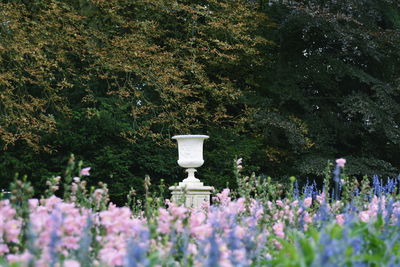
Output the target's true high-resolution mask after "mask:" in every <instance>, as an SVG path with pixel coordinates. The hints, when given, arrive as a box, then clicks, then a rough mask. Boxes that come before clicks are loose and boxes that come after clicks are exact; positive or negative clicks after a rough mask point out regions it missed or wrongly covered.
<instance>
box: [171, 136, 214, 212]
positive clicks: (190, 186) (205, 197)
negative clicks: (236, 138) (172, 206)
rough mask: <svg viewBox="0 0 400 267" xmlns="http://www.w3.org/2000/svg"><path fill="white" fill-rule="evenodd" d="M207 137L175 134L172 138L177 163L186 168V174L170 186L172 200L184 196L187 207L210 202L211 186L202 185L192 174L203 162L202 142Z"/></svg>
mask: <svg viewBox="0 0 400 267" xmlns="http://www.w3.org/2000/svg"><path fill="white" fill-rule="evenodd" d="M207 138H209V136H207V135H175V136H173V137H172V139H175V140H176V141H177V142H178V155H179V158H178V161H177V162H178V165H179V166H181V167H183V168H186V172H187V173H188V176H187V178H186V179H184V180H183V181H182V182H180V183H179V185H178V186H171V187H170V188H169V189H170V190H171V191H172V200H173V201H179V200H182V197H183V196H185V199H184V203H185V206H187V207H192V208H199V207H200V206H201V204H202V203H203V202H207V201H208V202H210V194H211V192H210V191H211V190H212V189H213V187H211V186H204V185H203V183H202V182H200V180H199V179H197V178H196V177H195V176H194V173H195V172H196V169H195V168H198V167H201V166H202V165H203V164H204V159H203V144H204V140H205V139H207Z"/></svg>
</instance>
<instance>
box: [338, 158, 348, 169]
mask: <svg viewBox="0 0 400 267" xmlns="http://www.w3.org/2000/svg"><path fill="white" fill-rule="evenodd" d="M336 164H337V165H338V166H339V167H341V168H344V165H345V164H346V160H345V159H343V158H340V159H337V160H336Z"/></svg>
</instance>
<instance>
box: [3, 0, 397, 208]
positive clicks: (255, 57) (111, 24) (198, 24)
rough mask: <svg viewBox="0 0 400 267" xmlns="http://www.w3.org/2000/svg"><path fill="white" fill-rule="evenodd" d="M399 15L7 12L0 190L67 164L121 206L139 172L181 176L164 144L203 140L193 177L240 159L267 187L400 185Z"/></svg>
mask: <svg viewBox="0 0 400 267" xmlns="http://www.w3.org/2000/svg"><path fill="white" fill-rule="evenodd" d="M399 30H400V7H399V4H398V3H397V1H394V0H393V1H392V0H384V1H382V0H362V1H321V0H303V1H272V0H269V1H267V0H265V1H246V0H238V1H230V0H222V1H217V0H182V1H169V0H162V1H160V0H134V1H117V0H109V1H101V0H66V1H65V0H63V1H61V0H49V1H43V0H34V1H25V0H6V1H1V3H0V112H1V115H0V145H1V149H2V151H1V153H0V162H1V163H0V188H7V187H8V185H9V183H10V181H11V180H12V178H13V177H14V175H15V173H16V172H19V173H20V174H22V175H25V174H27V175H28V177H29V180H30V181H31V182H32V183H33V185H34V187H35V189H36V191H37V192H43V191H44V190H45V186H44V185H45V178H46V177H51V176H52V175H55V174H56V173H59V172H60V170H61V169H62V166H64V164H65V162H66V161H67V160H68V157H69V154H70V153H74V154H75V155H76V157H77V158H79V159H84V160H85V161H86V162H88V163H89V164H90V165H91V166H92V168H93V169H94V170H97V171H96V172H95V175H94V176H93V177H92V179H91V180H90V181H89V182H90V184H91V185H93V184H96V183H97V182H98V181H100V180H104V181H106V182H108V183H109V186H110V188H109V189H110V194H111V198H112V199H113V200H114V201H116V202H117V203H119V204H122V203H123V197H124V196H125V195H126V194H127V192H128V191H129V189H130V187H134V188H135V189H136V190H137V191H138V192H139V193H140V192H143V190H144V189H143V186H142V180H143V178H144V176H145V175H146V174H149V175H150V176H151V177H152V180H153V181H154V182H155V183H159V182H160V181H161V179H164V181H165V183H166V184H168V185H170V184H172V183H174V182H178V181H179V180H181V178H182V177H183V174H182V170H180V169H179V167H178V166H177V164H176V162H175V160H176V154H177V153H176V148H175V146H174V144H173V143H172V140H171V139H170V138H171V137H172V136H173V135H175V134H188V133H201V134H208V135H210V136H211V138H210V139H209V140H208V141H207V142H206V143H205V161H206V164H205V165H204V166H203V167H202V169H201V172H199V177H200V178H201V179H202V180H203V181H204V182H205V183H207V184H209V185H213V186H216V187H217V188H219V189H222V188H223V187H225V186H226V184H227V183H229V186H230V187H231V188H234V187H235V186H236V181H235V180H234V179H232V178H231V161H232V159H233V158H235V156H240V157H243V158H244V159H245V161H249V162H251V163H252V164H254V165H253V166H250V165H247V166H246V168H247V170H246V171H247V172H249V173H250V172H252V171H258V172H259V173H263V174H265V175H271V176H272V177H275V179H282V180H287V178H288V177H289V176H291V175H300V177H302V178H304V179H303V180H305V178H306V177H309V178H310V179H313V178H314V179H317V180H318V179H320V180H321V179H322V177H323V174H322V172H321V170H323V169H324V166H326V162H327V159H329V158H335V157H339V156H346V157H347V158H348V159H352V160H351V161H350V162H351V163H350V164H349V166H348V168H347V171H348V173H349V174H351V175H355V176H357V177H359V178H361V177H362V176H363V175H365V174H367V175H372V174H381V175H383V176H394V175H397V173H398V172H399V166H400V162H399V159H400V155H399V142H400V129H399V121H400V109H399V107H400V105H399V101H400V98H399V92H400V91H399V78H400V76H399V73H400V71H399V68H400V64H399V63H400V62H399V60H400V55H399V54H400V50H399V48H398V47H400V34H399Z"/></svg>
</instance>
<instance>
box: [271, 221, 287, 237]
mask: <svg viewBox="0 0 400 267" xmlns="http://www.w3.org/2000/svg"><path fill="white" fill-rule="evenodd" d="M284 226H285V225H284V224H283V223H282V222H277V223H276V224H274V226H272V229H273V230H274V233H275V234H276V236H277V237H280V238H284V237H285V233H284V232H283V227H284Z"/></svg>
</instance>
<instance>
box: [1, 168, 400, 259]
mask: <svg viewBox="0 0 400 267" xmlns="http://www.w3.org/2000/svg"><path fill="white" fill-rule="evenodd" d="M341 168H342V166H340V165H338V166H337V167H336V173H335V178H334V179H333V180H332V181H333V182H332V183H331V184H332V185H333V186H332V189H330V187H324V190H320V191H319V190H317V188H316V186H315V184H312V185H309V184H307V185H306V186H304V187H303V190H301V193H300V192H299V191H300V190H298V188H297V187H296V182H295V180H294V179H291V184H290V185H289V189H288V190H293V194H292V192H290V191H288V190H286V191H285V190H283V191H284V192H290V193H289V194H286V196H285V197H284V196H283V195H281V196H279V195H277V194H274V192H279V191H280V186H279V185H277V184H273V183H272V182H271V181H270V180H268V179H267V180H262V179H261V178H256V177H255V176H252V177H243V176H241V175H240V173H239V171H240V170H241V166H240V165H239V166H238V168H237V170H238V172H237V173H236V174H237V177H238V179H240V182H239V190H238V191H237V192H232V194H233V196H234V197H233V196H231V195H230V194H231V192H230V190H229V189H225V190H223V191H222V192H221V193H218V194H216V196H215V197H214V199H213V205H211V206H210V205H207V204H204V206H203V207H202V208H201V209H199V210H191V209H187V208H185V207H183V206H179V205H178V204H176V203H170V202H168V201H166V205H163V202H162V201H160V200H157V199H156V197H154V196H152V197H150V196H149V195H147V201H146V203H145V204H144V207H143V209H136V208H132V207H128V206H125V207H116V206H115V205H113V204H112V203H109V204H108V203H107V202H108V200H107V189H106V186H104V185H103V187H102V188H100V189H97V190H93V192H87V191H85V190H86V189H85V183H82V182H83V181H84V180H83V178H84V176H85V175H88V174H89V173H88V172H87V173H82V172H81V175H80V176H79V177H75V179H70V181H71V185H65V189H64V190H65V192H64V199H61V198H59V197H56V196H54V195H51V194H50V193H51V192H52V191H56V190H58V182H59V179H58V178H57V179H53V180H50V182H49V183H48V184H49V191H48V192H47V193H48V196H47V197H46V198H42V199H40V200H37V199H27V198H28V197H27V196H28V195H29V194H25V199H24V196H20V198H18V197H14V198H12V199H11V200H3V201H1V202H0V257H2V259H3V262H2V263H1V264H2V265H8V264H15V265H13V266H71V267H74V266H250V265H252V266H260V265H261V266H366V265H375V266H383V265H386V266H395V265H399V264H400V249H399V246H400V242H399V233H400V231H399V230H400V229H399V227H400V220H399V219H400V201H399V200H398V195H397V193H398V191H397V190H398V186H397V183H398V182H397V179H396V180H389V181H388V183H387V184H385V185H382V182H381V181H379V180H378V179H377V178H375V180H374V183H373V186H372V187H370V186H369V183H368V182H367V180H366V179H364V180H363V182H362V183H361V184H360V185H358V186H357V183H358V182H357V181H350V180H349V178H348V177H346V176H345V175H343V174H340V170H341ZM84 170H85V171H88V169H84ZM66 180H68V179H66ZM337 182H338V183H339V184H338V185H337V184H336V183H337ZM267 183H269V184H268V187H267ZM346 187H347V189H346ZM24 190H25V191H28V190H29V185H27V183H26V182H25V183H23V182H20V183H19V184H18V181H17V182H16V184H15V185H14V194H17V195H18V192H24ZM335 190H340V191H339V192H337V191H335ZM346 190H347V191H346ZM284 192H283V194H284ZM326 192H331V193H332V196H331V197H328V196H327V195H328V194H327V193H326ZM239 193H240V194H241V195H242V196H239V195H240V194H239ZM25 204H26V205H25Z"/></svg>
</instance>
